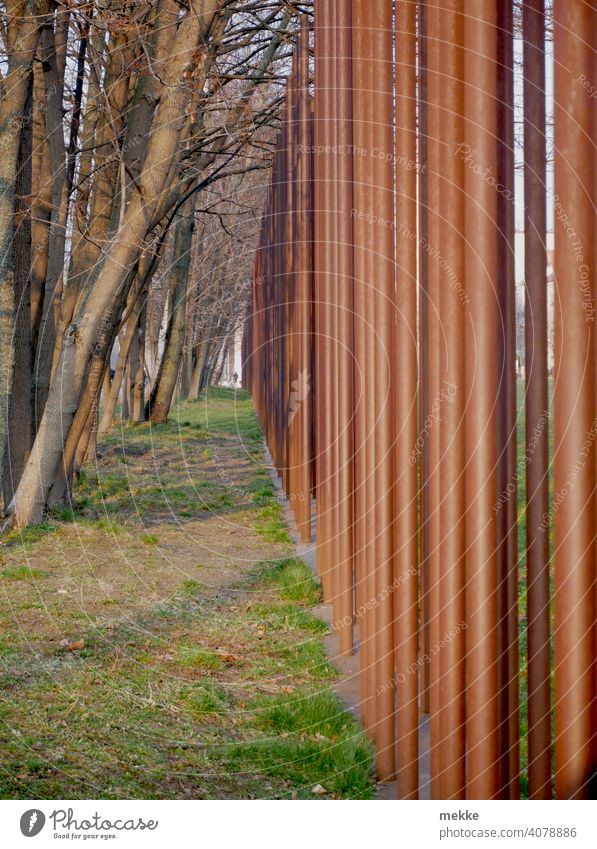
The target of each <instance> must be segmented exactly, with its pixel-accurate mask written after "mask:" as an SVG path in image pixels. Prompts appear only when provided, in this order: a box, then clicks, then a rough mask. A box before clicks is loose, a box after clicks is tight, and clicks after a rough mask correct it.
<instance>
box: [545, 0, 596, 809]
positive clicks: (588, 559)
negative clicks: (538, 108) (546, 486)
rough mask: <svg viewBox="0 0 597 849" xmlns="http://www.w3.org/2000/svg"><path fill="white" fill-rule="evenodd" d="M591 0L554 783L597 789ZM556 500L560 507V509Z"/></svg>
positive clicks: (562, 250)
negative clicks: (589, 84)
mask: <svg viewBox="0 0 597 849" xmlns="http://www.w3.org/2000/svg"><path fill="white" fill-rule="evenodd" d="M596 25H597V22H596V20H595V4H594V3H584V2H580V0H565V2H563V0H556V2H555V5H554V55H555V115H554V117H555V198H556V206H555V213H556V214H555V265H554V278H555V288H556V295H555V313H556V325H555V333H556V363H555V384H554V404H555V434H554V459H555V480H554V486H555V497H554V505H553V507H552V510H553V511H554V512H555V516H554V524H555V629H554V630H555V717H556V735H555V789H556V796H557V797H558V798H560V799H570V798H574V799H582V798H595V792H596V788H595V779H596V774H597V758H596V746H595V741H596V734H597V716H596V713H597V694H596V668H595V667H596V663H595V662H596V658H595V651H596V644H595V583H596V574H595V530H596V528H595V482H596V481H595V448H594V444H595V436H596V432H597V426H596V420H595V409H596V406H595V402H596V397H595V341H594V318H595V316H594V298H595V272H596V270H597V269H596V267H595V259H596V258H595V206H594V203H595V187H594V178H595V147H594V138H595V102H594V100H593V99H592V98H591V94H590V91H588V90H587V88H586V86H584V85H583V81H584V80H587V79H588V80H591V79H594V72H595V55H594V40H595V27H596ZM556 504H557V508H556Z"/></svg>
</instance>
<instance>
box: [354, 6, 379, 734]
mask: <svg viewBox="0 0 597 849" xmlns="http://www.w3.org/2000/svg"><path fill="white" fill-rule="evenodd" d="M351 5H352V84H353V93H352V96H353V104H352V114H353V151H352V153H353V179H354V187H353V193H354V210H355V215H354V222H353V238H354V268H353V271H354V345H355V369H354V399H355V409H354V417H355V419H354V421H355V458H354V474H355V480H354V494H355V499H354V507H355V566H356V586H357V599H358V602H357V608H356V612H357V623H358V629H359V660H360V682H361V705H362V712H363V721H364V725H365V728H366V729H367V730H368V732H369V733H370V734H371V736H373V737H375V728H376V703H375V687H376V684H375V665H374V658H375V645H374V637H375V615H376V611H375V608H374V607H373V606H372V604H371V603H372V601H373V599H374V597H375V585H374V576H373V572H372V567H371V564H372V556H371V540H372V539H373V525H372V518H373V517H372V513H371V512H370V510H369V507H370V504H371V499H370V490H371V435H372V429H371V425H370V420H369V408H370V405H369V395H370V386H371V381H370V378H371V335H372V324H371V321H370V316H369V310H368V305H369V301H370V298H369V290H368V286H367V281H368V274H369V262H370V257H369V253H368V245H369V242H370V237H369V225H368V224H367V221H366V217H365V216H366V212H367V210H368V209H369V207H370V185H369V181H368V179H367V175H368V159H367V149H368V144H369V127H370V119H371V116H370V105H371V96H370V89H371V85H372V83H371V67H370V63H369V55H368V42H367V39H366V38H365V28H366V25H367V21H368V14H367V9H368V4H367V2H366V0H352V4H351Z"/></svg>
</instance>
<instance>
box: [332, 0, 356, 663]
mask: <svg viewBox="0 0 597 849" xmlns="http://www.w3.org/2000/svg"><path fill="white" fill-rule="evenodd" d="M334 20H335V22H336V26H335V31H336V37H335V43H336V67H337V74H336V108H337V114H338V120H337V122H336V124H337V133H336V149H337V154H336V183H337V185H336V198H337V210H336V216H335V219H336V233H337V247H336V257H337V275H336V304H335V305H336V332H337V339H336V363H337V368H336V371H335V374H336V376H337V380H336V381H335V385H336V387H337V395H338V401H337V416H338V420H337V425H336V428H335V435H336V446H337V448H336V454H337V476H336V486H335V513H336V516H337V541H336V551H337V569H338V575H339V582H338V583H339V591H338V596H339V597H338V618H339V621H340V623H341V627H340V650H341V652H342V653H343V654H349V653H352V650H353V606H354V605H353V571H354V548H353V494H354V487H353V460H354V439H353V407H354V405H353V374H352V366H353V363H352V357H353V354H352V351H353V338H352V335H353V233H352V222H353V216H352V210H353V190H352V186H353V178H352V119H351V112H352V58H351V49H352V35H351V28H350V22H351V15H350V0H335V1H334Z"/></svg>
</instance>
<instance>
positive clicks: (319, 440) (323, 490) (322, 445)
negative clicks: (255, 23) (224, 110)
mask: <svg viewBox="0 0 597 849" xmlns="http://www.w3.org/2000/svg"><path fill="white" fill-rule="evenodd" d="M330 33H331V30H330V26H329V9H328V4H327V2H317V3H316V4H315V42H314V43H315V99H314V128H313V135H314V148H315V156H314V163H313V168H314V180H313V182H314V206H315V228H314V237H315V246H314V247H315V281H314V292H315V370H316V378H315V386H316V392H317V396H316V402H315V406H316V422H315V434H316V436H315V445H316V452H317V463H316V471H317V481H316V501H317V531H316V534H317V568H318V571H319V574H320V577H321V582H322V586H323V593H324V600H326V601H328V602H330V601H331V600H332V586H331V566H332V564H331V559H330V556H329V525H330V521H329V519H330V517H329V510H330V484H329V473H330V468H329V445H330V433H331V429H330V400H329V383H330V374H329V371H328V368H329V361H330V332H329V305H328V294H329V274H330V247H329V246H330V242H331V239H330V214H329V202H330V201H329V194H330V190H329V184H328V182H327V180H328V174H329V166H328V160H329V153H327V154H326V153H325V149H326V145H327V144H328V142H329V132H328V123H329V114H330V91H329V86H330V73H331V67H330V56H331V39H330Z"/></svg>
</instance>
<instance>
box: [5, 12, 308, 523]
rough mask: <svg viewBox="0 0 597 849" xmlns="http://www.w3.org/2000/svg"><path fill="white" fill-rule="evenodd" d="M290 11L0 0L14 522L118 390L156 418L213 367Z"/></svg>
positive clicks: (51, 487) (234, 289)
mask: <svg viewBox="0 0 597 849" xmlns="http://www.w3.org/2000/svg"><path fill="white" fill-rule="evenodd" d="M300 11H304V7H303V6H301V8H299V7H298V6H295V5H293V4H292V3H289V2H285V0H279V2H278V0H180V2H179V0H95V2H83V0H81V2H77V0H68V2H67V1H66V0H65V2H57V0H37V2H33V0H21V2H4V3H0V38H1V40H2V47H1V55H0V70H1V72H2V78H1V79H0V474H1V475H2V490H3V496H4V511H5V514H6V515H8V516H10V518H11V521H14V523H15V524H16V525H19V526H23V525H27V524H30V523H34V522H39V521H40V520H41V518H42V516H43V513H44V510H45V509H46V508H47V506H48V505H51V504H53V503H56V502H60V501H61V500H63V499H64V497H65V495H66V493H67V492H68V486H69V482H70V478H71V476H72V473H73V471H74V470H76V469H77V468H78V467H79V466H80V464H81V463H82V462H83V460H84V458H85V456H86V455H88V454H89V453H93V451H94V447H95V440H96V436H97V432H98V430H99V431H100V432H104V431H106V430H107V429H109V428H110V427H111V425H112V421H113V418H114V414H115V410H116V405H117V400H118V398H119V397H122V399H123V410H122V412H123V414H125V415H126V416H127V417H129V418H130V419H132V420H134V421H141V420H143V419H144V418H145V416H146V415H149V416H151V418H152V420H153V421H155V422H161V421H165V419H166V417H167V416H168V412H169V410H170V405H171V403H172V399H173V398H174V397H175V393H176V390H177V387H178V389H179V390H182V391H184V392H185V393H188V394H190V395H191V396H192V397H196V396H197V394H198V392H199V391H200V389H201V388H202V387H203V386H205V384H206V383H207V382H208V381H209V379H210V377H211V376H213V374H214V369H216V368H218V367H219V365H218V364H220V363H221V362H222V358H223V356H224V353H225V350H226V345H227V344H228V341H227V340H229V339H230V337H231V335H232V334H233V333H234V331H235V328H236V327H237V326H238V323H239V321H240V320H241V317H242V314H243V310H244V303H245V300H246V292H247V286H248V282H249V280H250V268H249V265H250V255H251V252H252V247H253V239H254V236H255V233H256V230H257V227H256V217H258V215H259V208H260V206H261V200H262V197H261V186H262V184H263V183H264V182H265V179H266V178H265V175H264V174H263V170H264V169H266V168H268V167H269V164H270V150H271V144H272V140H273V135H274V132H275V130H274V127H275V124H276V120H277V113H278V108H279V106H280V104H281V100H282V96H283V94H282V91H281V88H280V85H279V83H280V81H281V79H280V78H281V76H282V74H283V72H284V71H285V69H286V62H287V57H288V55H289V51H290V48H289V47H286V43H287V41H288V40H290V39H291V38H292V35H293V31H294V28H295V27H296V21H295V18H296V17H297V15H298V12H300ZM116 349H118V354H117V355H116ZM113 351H114V358H115V360H116V362H115V365H114V369H112V368H111V365H110V362H111V358H112V352H113ZM100 398H101V399H102V404H101V410H100ZM100 416H101V417H100Z"/></svg>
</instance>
